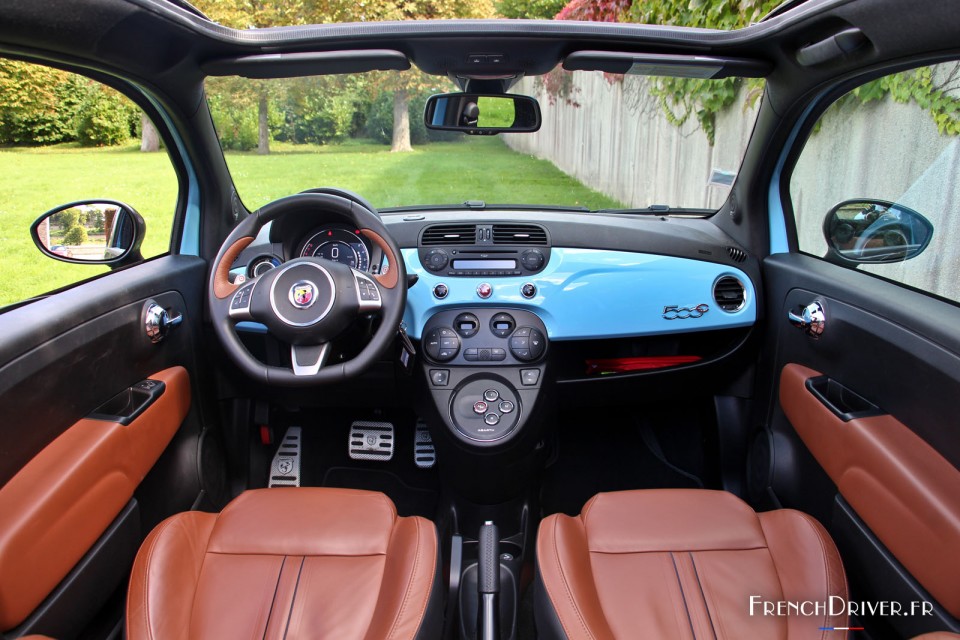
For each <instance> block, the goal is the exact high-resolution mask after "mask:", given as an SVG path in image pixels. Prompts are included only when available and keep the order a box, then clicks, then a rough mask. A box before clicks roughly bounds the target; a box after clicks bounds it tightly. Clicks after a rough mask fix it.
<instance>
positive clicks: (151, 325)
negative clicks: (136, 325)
mask: <svg viewBox="0 0 960 640" xmlns="http://www.w3.org/2000/svg"><path fill="white" fill-rule="evenodd" d="M181 322H183V315H182V314H179V313H178V314H176V315H171V313H170V312H168V311H167V310H166V309H164V308H163V307H161V306H160V305H158V304H157V303H156V302H154V301H153V300H149V301H148V302H147V304H146V308H145V309H144V312H143V325H144V327H143V328H144V330H145V331H146V333H147V337H148V338H150V341H151V342H152V343H154V344H156V343H158V342H160V341H161V340H163V339H164V338H166V337H167V334H168V333H170V330H171V329H173V328H174V327H177V326H179V325H180V323H181Z"/></svg>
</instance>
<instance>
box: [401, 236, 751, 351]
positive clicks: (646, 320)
mask: <svg viewBox="0 0 960 640" xmlns="http://www.w3.org/2000/svg"><path fill="white" fill-rule="evenodd" d="M403 260H404V263H405V264H406V267H407V272H408V273H415V274H417V275H418V276H419V277H420V279H419V280H418V281H417V284H415V285H414V286H413V287H411V288H410V289H409V291H408V292H407V308H406V310H405V312H404V317H403V320H404V322H405V323H406V325H407V332H408V333H409V334H410V336H412V337H414V338H417V339H419V338H420V336H421V333H422V331H423V327H424V325H425V324H426V322H427V320H428V319H429V318H430V316H432V315H433V314H434V313H436V312H438V311H440V310H442V309H447V308H450V307H470V306H476V307H484V306H498V307H513V308H516V309H526V310H528V311H532V312H533V313H536V314H537V315H538V316H540V318H541V319H542V320H543V322H544V324H545V325H546V326H547V333H548V336H549V338H550V339H552V340H575V339H584V338H619V337H627V336H648V335H659V334H666V333H686V332H691V331H705V330H710V329H731V328H735V327H747V326H751V325H752V324H753V323H754V322H755V321H756V319H757V307H756V295H755V290H754V287H753V284H752V282H751V281H750V279H749V278H748V277H747V275H746V274H745V273H744V272H743V271H740V270H739V269H735V268H732V267H728V266H726V265H722V264H716V263H712V262H702V261H699V260H691V259H688V258H676V257H671V256H658V255H651V254H643V253H630V252H626V251H605V250H598V249H564V248H552V249H551V250H550V261H549V263H547V266H546V267H545V268H544V270H543V271H541V272H540V273H538V274H537V275H536V276H532V277H523V276H517V277H481V278H472V277H471V278H461V277H452V276H447V275H445V274H444V275H438V274H434V273H431V272H429V271H427V270H426V269H424V268H423V266H422V265H421V264H420V259H419V258H418V256H417V250H416V249H404V250H403ZM726 275H729V276H734V277H735V278H737V279H739V280H740V282H742V283H743V285H744V288H745V289H746V300H745V302H744V305H743V307H742V308H741V309H740V310H739V311H736V312H733V313H727V312H725V311H723V310H722V309H720V307H719V306H718V305H717V304H716V302H714V300H713V284H714V282H716V280H717V278H719V277H721V276H726ZM441 282H442V283H444V284H446V285H447V287H448V288H449V290H450V293H449V294H448V295H447V297H446V298H445V299H443V300H437V299H436V298H434V296H433V287H434V286H435V285H437V284H439V283H441ZM482 282H487V283H489V284H490V285H492V286H493V295H492V296H490V298H488V299H487V300H482V299H481V298H480V297H479V296H478V295H477V286H478V285H480V283H482ZM525 282H532V283H533V284H535V285H536V286H537V295H536V297H534V298H533V299H531V300H527V299H526V298H524V297H523V296H522V295H521V294H520V287H521V286H522V285H523V284H524V283H525ZM699 304H707V305H709V306H710V310H709V311H708V312H706V313H705V314H703V316H702V317H699V318H688V319H686V320H666V319H664V317H663V311H664V307H666V306H671V305H676V306H678V307H688V308H693V307H696V306H697V305H699Z"/></svg>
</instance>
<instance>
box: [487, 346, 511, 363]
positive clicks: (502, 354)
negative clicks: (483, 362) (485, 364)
mask: <svg viewBox="0 0 960 640" xmlns="http://www.w3.org/2000/svg"><path fill="white" fill-rule="evenodd" d="M490 359H491V360H506V359H507V350H506V349H501V348H500V347H494V348H493V349H490Z"/></svg>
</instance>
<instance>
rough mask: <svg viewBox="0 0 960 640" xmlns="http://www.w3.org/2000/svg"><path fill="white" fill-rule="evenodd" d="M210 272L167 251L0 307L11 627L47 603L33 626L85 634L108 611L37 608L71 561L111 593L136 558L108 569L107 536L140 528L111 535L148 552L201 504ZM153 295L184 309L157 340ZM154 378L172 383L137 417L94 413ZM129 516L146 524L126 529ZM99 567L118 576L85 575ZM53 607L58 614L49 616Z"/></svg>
mask: <svg viewBox="0 0 960 640" xmlns="http://www.w3.org/2000/svg"><path fill="white" fill-rule="evenodd" d="M205 273H206V263H205V262H204V261H203V260H201V259H199V258H195V257H187V256H166V257H161V258H158V259H155V260H151V261H149V262H146V263H142V264H140V265H137V266H134V267H130V268H128V269H124V270H121V271H117V272H115V273H111V274H108V275H106V276H104V277H102V278H99V279H96V280H93V281H88V282H85V283H83V284H80V285H78V286H76V287H74V288H72V289H68V290H65V291H62V292H59V293H57V294H54V295H51V296H49V297H48V298H46V299H43V300H38V301H35V302H33V303H30V304H28V305H25V306H23V307H20V308H17V309H13V310H11V311H8V312H6V313H4V314H2V315H0V415H3V416H5V419H4V420H2V421H0V487H2V488H0V630H3V631H6V630H8V629H9V628H10V627H12V626H13V625H15V624H18V623H19V622H20V621H21V620H22V619H23V618H24V617H25V616H27V615H28V614H30V613H31V612H32V611H33V610H34V609H36V611H34V615H33V616H32V617H31V618H30V621H29V622H28V625H29V628H30V629H31V630H34V631H41V632H42V631H44V629H72V630H73V631H74V633H77V632H79V631H81V630H82V629H83V627H84V626H85V625H86V624H87V623H89V621H90V620H91V619H92V618H93V616H95V615H96V614H97V608H96V606H93V607H92V608H91V607H90V606H85V607H77V606H62V605H60V606H58V603H53V602H51V601H50V599H49V598H48V599H47V601H45V602H43V604H42V605H41V606H40V607H39V608H37V605H38V603H40V601H41V600H43V599H44V598H47V596H48V594H50V593H51V591H52V590H53V589H54V588H55V587H56V586H57V584H58V583H59V582H60V581H61V579H63V578H64V576H65V575H66V574H67V572H68V571H71V569H73V570H74V572H73V574H71V576H70V577H69V578H68V580H67V581H64V582H71V583H74V582H75V583H86V584H88V585H90V584H91V583H92V584H93V585H95V588H94V589H93V591H94V593H86V592H89V591H91V589H90V588H89V586H88V588H87V589H85V593H84V596H86V595H89V596H90V602H91V603H101V604H102V603H103V602H106V600H107V599H108V598H109V596H110V594H111V593H112V592H113V591H114V589H115V588H117V587H118V586H119V584H120V580H122V577H123V576H124V575H125V573H126V572H127V571H129V566H127V564H126V563H128V562H129V558H128V557H127V554H120V556H119V559H118V560H116V561H115V562H120V563H123V564H124V566H123V567H114V568H113V569H112V570H110V571H104V567H103V558H102V557H101V558H99V559H98V561H97V562H96V563H94V562H90V561H89V560H90V558H89V554H88V552H89V551H90V550H91V548H93V547H95V546H96V545H98V544H99V545H101V546H102V545H103V543H104V538H105V537H106V536H103V535H102V534H104V533H105V532H106V531H107V530H108V528H109V529H110V531H111V532H113V533H114V534H116V531H120V532H121V534H122V536H126V537H129V536H136V537H137V538H138V539H136V540H125V541H118V540H116V539H115V538H116V535H114V539H113V540H112V541H111V544H112V545H114V546H115V547H118V548H128V547H129V546H130V545H133V547H134V548H136V546H139V542H140V540H139V535H140V532H141V531H143V532H146V531H149V529H150V527H152V526H153V524H155V522H156V520H158V519H159V518H162V517H165V516H166V515H169V514H170V513H172V512H174V511H181V510H186V509H189V508H190V507H191V505H192V504H193V503H194V502H195V501H196V500H197V498H198V495H199V494H200V486H201V481H200V478H199V477H198V471H197V469H198V466H197V456H198V442H199V437H200V433H201V431H202V425H203V422H204V421H203V418H202V404H201V403H200V402H198V399H199V398H200V397H201V394H200V393H199V392H198V389H199V386H198V384H199V377H200V375H199V374H198V359H197V354H196V352H195V349H196V344H197V340H196V336H197V335H198V331H200V321H201V317H202V311H203V306H202V299H203V297H202V291H203V283H204V277H205ZM149 300H153V301H156V302H157V303H158V304H160V305H161V306H163V307H164V308H168V309H171V310H173V311H175V312H176V313H180V314H182V315H183V322H182V324H181V325H180V326H178V327H176V328H175V329H174V330H172V331H171V332H170V334H169V335H168V336H167V338H166V339H164V340H162V341H160V342H159V343H157V344H154V343H152V342H151V341H150V339H149V338H148V337H147V336H146V333H145V330H144V327H143V310H144V306H145V303H147V302H148V301H149ZM146 379H154V380H160V381H163V382H164V383H165V385H166V386H165V389H164V391H163V393H162V394H160V395H159V396H158V397H156V398H155V400H154V401H153V402H152V403H151V404H149V406H146V408H145V409H144V410H143V411H142V413H139V415H138V416H137V417H136V418H135V419H133V420H132V421H130V422H129V424H127V425H123V424H119V423H117V422H114V421H112V420H111V419H109V418H107V417H106V416H101V417H102V418H106V419H90V417H89V416H90V415H91V414H92V413H94V412H95V411H97V410H98V408H100V413H123V412H124V410H123V408H122V406H121V405H123V404H124V403H123V402H117V401H114V402H112V403H111V404H112V406H111V405H110V404H108V405H107V406H105V407H104V406H103V405H104V403H107V402H108V401H110V400H111V399H113V398H115V396H117V394H118V393H120V392H123V391H125V390H127V389H129V388H130V387H132V386H133V385H136V384H137V383H139V382H141V381H143V380H146ZM158 460H159V462H158ZM151 470H152V471H151ZM145 479H146V482H144V480H145ZM147 485H150V486H151V490H150V491H149V492H147V493H148V494H149V495H148V496H146V497H144V496H143V491H142V487H143V486H147ZM156 487H164V488H167V491H166V492H163V491H157V490H156ZM135 494H136V496H137V500H136V501H132V502H131V498H132V496H134V495H135ZM158 496H159V497H158ZM131 506H132V511H131ZM121 512H123V514H125V517H124V518H119V519H118V518H117V517H118V516H119V515H122V514H121ZM130 514H133V515H134V516H135V519H136V520H139V524H138V525H137V526H129V525H126V524H125V525H123V526H122V527H118V523H119V521H120V520H129V519H130ZM115 530H116V531H115ZM98 541H99V542H98ZM85 555H86V557H85ZM81 558H83V559H82V560H81ZM78 561H79V564H78ZM88 565H89V566H90V567H91V569H90V573H91V575H92V574H94V573H95V574H96V575H105V574H109V575H111V579H110V580H105V581H99V580H98V581H92V580H89V579H86V578H85V576H84V575H83V572H84V570H85V567H87V566H88ZM95 565H99V566H98V567H97V566H95ZM78 572H79V574H80V575H78ZM62 586H63V585H61V587H62ZM47 611H50V612H53V613H51V614H49V615H52V616H54V618H53V619H49V620H44V619H42V616H41V618H40V619H38V616H39V615H40V614H42V613H44V612H47ZM65 618H66V619H65Z"/></svg>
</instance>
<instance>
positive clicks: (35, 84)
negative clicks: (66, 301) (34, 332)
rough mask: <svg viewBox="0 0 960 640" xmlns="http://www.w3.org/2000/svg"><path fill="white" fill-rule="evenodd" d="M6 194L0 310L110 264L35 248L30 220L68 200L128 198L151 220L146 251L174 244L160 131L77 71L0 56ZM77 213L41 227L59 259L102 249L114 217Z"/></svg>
mask: <svg viewBox="0 0 960 640" xmlns="http://www.w3.org/2000/svg"><path fill="white" fill-rule="evenodd" d="M0 194H2V197H0V273H3V274H4V277H3V279H2V281H0V307H3V306H5V305H8V304H11V303H14V302H19V301H21V300H26V299H28V298H32V297H35V296H38V295H42V294H44V293H46V292H49V291H52V290H54V289H58V288H60V287H64V286H67V285H70V284H73V283H77V282H80V281H82V280H86V279H87V278H90V277H93V276H95V275H99V274H102V273H105V272H106V271H108V270H109V267H106V266H103V265H97V264H70V263H66V262H58V261H56V260H54V259H52V258H50V257H48V256H46V255H44V254H42V253H41V252H40V251H39V250H38V249H37V247H36V246H35V245H34V242H33V240H32V239H31V235H30V226H31V224H32V223H33V221H34V220H36V219H37V218H39V217H40V216H41V215H42V214H43V213H45V212H47V211H49V210H51V209H54V208H57V207H61V206H62V205H65V204H67V203H71V202H76V201H91V200H99V201H119V202H122V203H125V204H127V205H129V206H130V207H132V208H133V209H134V210H135V211H137V212H139V213H140V215H141V216H142V217H143V219H144V222H145V224H146V232H145V233H144V234H143V242H142V244H141V245H140V253H141V254H142V256H143V257H144V258H150V257H153V256H157V255H160V254H162V253H166V252H167V251H169V248H170V233H171V229H172V226H173V215H174V212H175V210H176V204H177V194H178V183H177V175H176V172H175V171H174V169H173V165H172V164H171V161H170V158H169V156H168V155H167V153H166V152H165V150H164V149H163V148H162V146H161V145H160V144H159V138H158V136H157V133H156V129H155V128H154V126H153V124H152V123H151V122H150V121H149V120H148V119H147V118H146V117H145V116H144V114H143V112H142V111H141V110H140V109H139V108H138V107H137V106H136V105H135V104H134V103H133V102H132V101H131V100H130V99H129V98H127V97H126V96H124V95H122V94H120V93H118V92H117V91H115V90H113V89H111V88H109V87H106V86H104V85H102V84H100V83H97V82H94V81H93V80H90V79H88V78H85V77H83V76H80V75H77V74H73V73H67V72H64V71H60V70H57V69H52V68H49V67H45V66H41V65H37V64H30V63H25V62H19V61H13V60H6V59H3V58H0ZM73 211H74V212H75V213H71V214H70V215H69V216H66V215H64V216H60V217H59V218H57V219H56V221H57V222H58V223H60V224H54V225H49V228H48V227H47V226H44V232H45V239H44V242H45V243H46V242H47V241H49V242H50V249H51V251H52V252H53V253H56V254H58V255H63V256H70V255H73V254H74V253H79V254H82V253H83V252H84V251H85V250H89V249H90V248H91V247H99V250H100V251H101V253H102V252H103V247H104V245H105V243H109V242H110V240H109V239H106V235H108V234H110V233H111V231H113V232H114V234H113V235H115V234H116V230H115V229H111V225H110V224H109V217H110V216H109V215H108V216H107V220H106V221H105V217H104V215H102V213H101V212H100V211H96V210H94V208H91V207H86V208H79V209H74V210H73ZM108 214H109V212H108ZM68 217H69V220H68V219H67V218H68ZM67 223H69V224H67Z"/></svg>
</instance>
